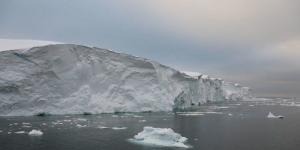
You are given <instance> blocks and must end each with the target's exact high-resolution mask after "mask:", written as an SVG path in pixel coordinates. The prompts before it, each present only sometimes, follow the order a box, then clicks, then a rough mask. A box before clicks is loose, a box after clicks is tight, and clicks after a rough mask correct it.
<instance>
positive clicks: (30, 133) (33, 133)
mask: <svg viewBox="0 0 300 150" xmlns="http://www.w3.org/2000/svg"><path fill="white" fill-rule="evenodd" d="M28 135H30V136H41V135H43V132H42V131H41V130H35V129H33V130H31V131H30V132H29V133H28Z"/></svg>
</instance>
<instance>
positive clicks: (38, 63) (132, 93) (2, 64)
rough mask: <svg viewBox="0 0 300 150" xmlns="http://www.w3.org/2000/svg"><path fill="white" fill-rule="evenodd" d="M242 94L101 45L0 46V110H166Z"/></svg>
mask: <svg viewBox="0 0 300 150" xmlns="http://www.w3.org/2000/svg"><path fill="white" fill-rule="evenodd" d="M248 97H250V95H249V88H247V87H242V86H240V85H235V84H233V83H229V82H225V81H223V80H222V79H215V78H210V77H209V76H206V75H199V76H197V77H191V76H189V75H186V74H185V73H182V72H180V71H177V70H175V69H172V68H170V67H167V66H164V65H162V64H159V63H157V62H155V61H151V60H148V59H144V58H140V57H134V56H131V55H127V54H123V53H116V52H113V51H110V50H106V49H100V48H92V47H86V46H80V45H72V44H57V45H48V46H41V47H34V48H31V49H26V50H9V51H2V52H0V116H12V115H34V114H39V113H46V114H83V113H86V112H88V113H92V114H94V113H112V112H144V111H172V110H173V109H175V110H177V109H179V110H181V109H188V108H190V107H197V106H198V105H201V104H203V103H206V102H215V101H224V100H242V99H245V98H248Z"/></svg>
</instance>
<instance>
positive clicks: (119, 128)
mask: <svg viewBox="0 0 300 150" xmlns="http://www.w3.org/2000/svg"><path fill="white" fill-rule="evenodd" d="M111 129H113V130H125V129H127V127H112V128H111Z"/></svg>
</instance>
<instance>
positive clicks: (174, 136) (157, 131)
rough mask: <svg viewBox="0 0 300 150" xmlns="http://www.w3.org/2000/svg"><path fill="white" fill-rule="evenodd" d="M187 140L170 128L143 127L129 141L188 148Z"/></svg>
mask: <svg viewBox="0 0 300 150" xmlns="http://www.w3.org/2000/svg"><path fill="white" fill-rule="evenodd" d="M187 140H188V139H187V138H186V137H182V136H181V135H180V134H178V133H175V132H174V131H173V130H172V129H170V128H153V127H144V129H143V131H142V132H140V133H138V134H137V135H135V136H134V138H133V139H130V141H132V142H134V143H138V144H145V145H155V146H165V147H182V148H189V146H188V145H186V142H187Z"/></svg>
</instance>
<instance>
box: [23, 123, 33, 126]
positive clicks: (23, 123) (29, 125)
mask: <svg viewBox="0 0 300 150" xmlns="http://www.w3.org/2000/svg"><path fill="white" fill-rule="evenodd" d="M22 125H28V126H30V125H31V123H28V122H22Z"/></svg>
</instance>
